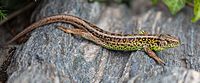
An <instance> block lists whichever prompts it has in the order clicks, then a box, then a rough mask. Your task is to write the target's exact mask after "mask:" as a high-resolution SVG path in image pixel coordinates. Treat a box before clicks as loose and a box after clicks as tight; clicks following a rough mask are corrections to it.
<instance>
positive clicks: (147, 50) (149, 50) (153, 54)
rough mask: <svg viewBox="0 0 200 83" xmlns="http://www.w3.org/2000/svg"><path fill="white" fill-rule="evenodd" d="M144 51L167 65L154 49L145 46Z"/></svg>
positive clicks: (158, 61)
mask: <svg viewBox="0 0 200 83" xmlns="http://www.w3.org/2000/svg"><path fill="white" fill-rule="evenodd" d="M144 51H145V52H146V53H147V55H148V56H149V57H151V58H153V59H154V60H155V61H156V62H157V63H159V64H164V65H165V62H164V61H163V60H162V59H161V58H159V57H158V56H157V55H156V53H155V52H154V51H152V50H151V49H150V48H148V47H144Z"/></svg>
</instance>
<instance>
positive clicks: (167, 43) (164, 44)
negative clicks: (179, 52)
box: [159, 34, 180, 49]
mask: <svg viewBox="0 0 200 83" xmlns="http://www.w3.org/2000/svg"><path fill="white" fill-rule="evenodd" d="M159 39H160V42H159V46H160V47H161V48H164V49H166V48H174V47H177V46H179V45H180V39H179V38H177V37H175V36H172V35H169V34H160V35H159Z"/></svg>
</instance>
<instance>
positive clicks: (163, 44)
mask: <svg viewBox="0 0 200 83" xmlns="http://www.w3.org/2000/svg"><path fill="white" fill-rule="evenodd" d="M57 22H62V23H68V24H71V25H73V26H74V28H66V27H64V26H57V27H56V28H58V29H60V30H62V31H64V32H65V33H69V34H74V35H78V36H81V37H83V38H85V39H87V40H90V41H92V42H94V43H96V44H97V45H100V46H102V47H104V48H106V49H110V50H117V51H137V50H143V51H145V52H146V53H147V55H148V56H149V57H151V58H153V59H154V60H155V61H156V62H157V63H159V64H165V62H164V61H163V60H162V59H161V58H159V57H158V56H157V55H156V53H155V52H156V51H162V50H165V49H168V48H174V47H177V46H179V45H180V39H179V38H177V37H175V36H172V35H169V34H148V33H147V32H142V33H139V34H120V33H113V32H109V31H105V30H103V29H101V28H99V27H97V26H96V25H95V24H92V23H90V22H88V21H86V20H84V19H82V18H79V17H77V16H73V15H64V14H61V15H54V16H49V17H46V18H43V19H41V20H39V21H37V22H35V23H33V24H31V25H30V26H28V27H27V28H25V29H24V30H23V31H21V32H20V33H19V34H17V35H16V36H15V37H13V38H12V39H11V40H10V41H8V42H7V43H6V44H5V45H9V44H11V43H12V42H13V41H15V40H16V39H18V38H19V37H21V36H23V35H25V34H27V33H29V32H31V31H32V30H34V29H36V28H39V27H42V26H45V25H47V24H51V23H57Z"/></svg>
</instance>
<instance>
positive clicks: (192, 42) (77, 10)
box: [7, 0, 200, 83]
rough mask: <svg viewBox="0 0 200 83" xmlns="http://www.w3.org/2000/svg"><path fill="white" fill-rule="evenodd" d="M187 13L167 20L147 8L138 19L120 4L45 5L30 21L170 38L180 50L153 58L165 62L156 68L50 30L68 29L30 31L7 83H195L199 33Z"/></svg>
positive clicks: (134, 55) (73, 0)
mask: <svg viewBox="0 0 200 83" xmlns="http://www.w3.org/2000/svg"><path fill="white" fill-rule="evenodd" d="M133 2H134V1H133ZM136 3H137V2H135V4H136ZM133 4H134V3H133ZM187 12H189V11H182V12H180V13H178V14H177V15H176V16H171V15H169V13H165V11H160V10H157V9H155V8H153V7H152V9H149V10H147V11H144V12H143V13H142V14H133V13H134V11H133V10H131V8H127V6H125V5H123V4H120V5H109V6H107V5H105V4H100V3H96V2H95V3H88V2H87V1H86V0H45V1H43V3H41V5H40V6H39V7H38V8H37V10H36V11H35V12H34V14H33V17H32V18H33V19H35V18H36V19H37V20H39V19H42V18H43V17H47V16H51V15H56V14H63V13H65V14H70V15H75V16H78V17H80V18H83V19H86V20H88V21H89V22H91V23H94V24H96V25H97V26H99V27H100V28H102V29H104V30H107V31H111V32H121V33H138V31H139V30H145V31H147V32H149V33H153V34H154V33H166V34H171V35H175V36H178V37H179V38H180V39H181V42H182V45H181V46H179V47H177V48H172V49H167V50H164V51H161V52H157V55H158V56H159V57H161V58H162V59H163V60H164V61H165V62H166V65H165V66H161V65H159V64H157V63H156V62H155V61H154V60H153V59H152V58H149V57H148V56H147V55H146V54H145V53H144V52H143V51H135V52H118V51H111V50H107V49H105V48H102V47H101V46H98V45H96V44H94V43H92V42H90V41H88V40H85V39H83V38H81V37H79V36H74V35H71V34H66V33H64V32H63V31H60V30H59V29H56V28H55V27H56V26H57V25H63V26H66V27H72V28H73V26H71V25H69V24H66V23H54V24H50V25H46V26H43V27H40V28H38V29H36V30H34V31H32V32H31V37H30V38H29V40H28V41H27V42H26V43H25V44H23V45H21V46H20V47H18V48H17V49H16V53H15V55H14V58H13V60H12V63H11V65H10V66H9V68H8V70H7V71H8V73H9V79H8V83H47V82H48V83H55V82H56V83H57V82H58V83H59V82H64V83H69V82H72V83H74V82H75V83H98V82H102V83H121V82H129V83H132V82H136V83H143V82H146V83H177V82H180V83H182V82H185V83H188V82H190V83H192V82H193V83H199V81H200V79H199V78H200V73H199V72H198V71H200V70H199V69H200V59H199V53H200V51H199V49H200V46H199V41H200V34H198V33H199V31H200V28H199V25H197V24H192V23H191V22H190V18H191V14H190V13H187ZM136 24H137V25H136Z"/></svg>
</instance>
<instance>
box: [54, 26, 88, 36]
mask: <svg viewBox="0 0 200 83" xmlns="http://www.w3.org/2000/svg"><path fill="white" fill-rule="evenodd" d="M57 28H58V29H60V30H61V31H64V32H65V33H70V34H74V35H82V34H83V33H85V31H84V30H82V29H69V28H65V27H64V26H58V27H57Z"/></svg>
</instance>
